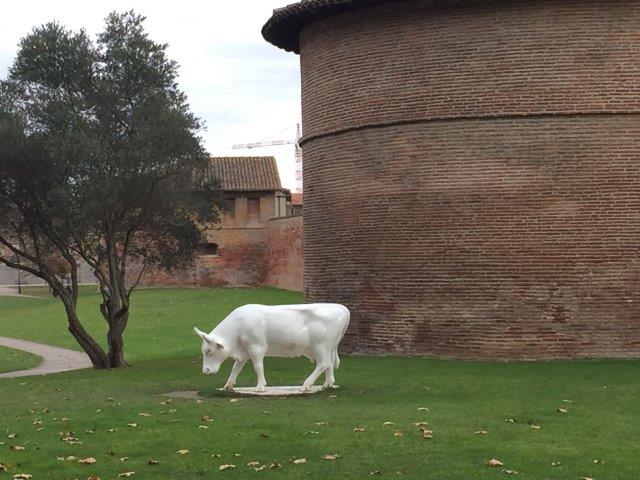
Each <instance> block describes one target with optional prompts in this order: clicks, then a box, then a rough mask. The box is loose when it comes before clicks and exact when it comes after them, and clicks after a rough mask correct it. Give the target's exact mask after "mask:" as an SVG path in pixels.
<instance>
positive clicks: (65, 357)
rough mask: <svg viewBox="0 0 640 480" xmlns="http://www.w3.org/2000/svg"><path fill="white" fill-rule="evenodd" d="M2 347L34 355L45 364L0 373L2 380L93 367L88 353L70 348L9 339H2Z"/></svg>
mask: <svg viewBox="0 0 640 480" xmlns="http://www.w3.org/2000/svg"><path fill="white" fill-rule="evenodd" d="M0 345H2V346H4V347H9V348H13V349H16V350H23V351H25V352H29V353H33V354H35V355H38V356H40V357H42V359H43V362H42V363H41V364H40V365H38V366H37V367H35V368H32V369H30V370H20V371H17V372H7V373H0V378H10V377H11V378H13V377H30V376H33V375H47V374H49V373H57V372H68V371H69V370H80V369H81V368H90V367H91V366H92V365H91V361H90V360H89V357H88V356H87V355H86V353H84V352H77V351H75V350H69V349H68V348H59V347H51V346H49V345H43V344H42V343H35V342H28V341H26V340H18V339H17V338H8V337H0Z"/></svg>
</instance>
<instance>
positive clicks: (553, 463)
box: [551, 462, 562, 467]
mask: <svg viewBox="0 0 640 480" xmlns="http://www.w3.org/2000/svg"><path fill="white" fill-rule="evenodd" d="M560 465H562V464H561V463H560V462H551V466H552V467H558V466H560Z"/></svg>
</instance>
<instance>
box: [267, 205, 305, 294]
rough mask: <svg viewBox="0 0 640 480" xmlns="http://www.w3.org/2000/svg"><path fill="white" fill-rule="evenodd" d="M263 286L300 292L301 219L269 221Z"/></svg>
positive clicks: (288, 218) (287, 218) (274, 219)
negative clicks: (265, 274) (265, 276)
mask: <svg viewBox="0 0 640 480" xmlns="http://www.w3.org/2000/svg"><path fill="white" fill-rule="evenodd" d="M266 260H267V278H266V280H265V284H266V285H269V286H271V287H276V288H283V289H285V290H294V291H297V292H300V291H302V217H301V216H298V217H283V218H273V219H271V220H269V241H268V243H267V251H266Z"/></svg>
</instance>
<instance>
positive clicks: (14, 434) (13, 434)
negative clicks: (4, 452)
mask: <svg viewBox="0 0 640 480" xmlns="http://www.w3.org/2000/svg"><path fill="white" fill-rule="evenodd" d="M17 436H18V434H17V433H10V434H9V435H7V438H16V437H17Z"/></svg>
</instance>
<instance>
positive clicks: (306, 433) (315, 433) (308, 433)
mask: <svg viewBox="0 0 640 480" xmlns="http://www.w3.org/2000/svg"><path fill="white" fill-rule="evenodd" d="M319 433H320V432H315V431H313V430H309V431H308V432H304V434H305V435H318V434H319Z"/></svg>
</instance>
